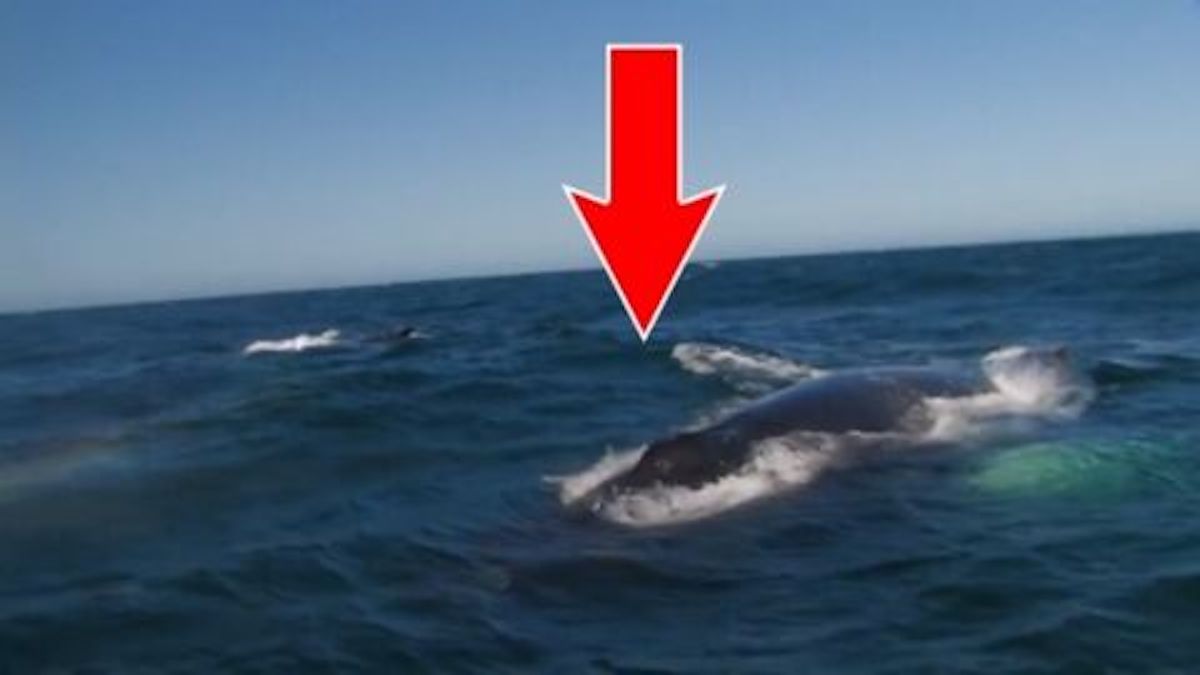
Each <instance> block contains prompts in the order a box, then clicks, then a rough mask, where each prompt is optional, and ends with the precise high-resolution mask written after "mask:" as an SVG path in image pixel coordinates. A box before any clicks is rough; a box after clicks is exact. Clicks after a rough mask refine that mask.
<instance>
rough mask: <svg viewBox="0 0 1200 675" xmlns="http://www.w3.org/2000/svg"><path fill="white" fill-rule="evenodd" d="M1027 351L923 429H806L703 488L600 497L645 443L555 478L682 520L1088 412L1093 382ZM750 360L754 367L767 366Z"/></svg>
mask: <svg viewBox="0 0 1200 675" xmlns="http://www.w3.org/2000/svg"><path fill="white" fill-rule="evenodd" d="M680 346H683V345H680ZM680 346H677V348H676V351H679V347H680ZM707 347H708V349H704V350H700V351H699V352H697V353H699V354H702V355H704V357H702V358H700V359H694V358H692V357H693V356H695V354H694V353H692V352H691V351H690V350H689V351H685V354H687V356H685V357H684V358H685V359H688V360H689V362H690V363H693V364H694V363H706V361H704V358H707V357H708V356H711V355H713V354H720V353H722V352H721V350H722V349H728V348H718V347H716V346H711V345H710V346H707ZM1025 352H1026V348H1025V347H1020V346H1014V347H1006V348H1004V349H999V350H996V351H994V352H991V353H989V354H988V355H986V356H985V357H984V358H983V360H982V364H981V365H982V368H983V372H984V375H985V376H986V377H987V379H988V381H989V382H990V383H991V385H992V386H993V387H994V389H993V390H992V391H989V392H987V393H983V394H977V395H973V396H966V397H960V398H930V399H928V400H927V401H926V404H927V410H928V412H929V414H930V415H931V416H932V420H931V422H932V423H931V425H930V428H929V430H928V431H926V432H925V433H922V434H916V435H913V434H908V435H904V434H866V433H849V434H823V433H813V432H803V431H801V432H796V433H792V434H788V435H785V436H779V437H776V438H770V439H766V440H764V441H760V442H758V443H756V444H755V445H754V446H753V448H752V452H751V455H750V456H751V459H750V460H749V461H748V462H747V463H746V464H745V465H744V466H743V467H742V468H741V469H739V470H738V471H736V472H734V473H732V474H730V475H728V476H726V477H724V478H721V479H720V480H717V481H714V482H712V483H708V484H706V485H702V486H700V487H697V488H690V487H685V486H664V485H658V486H654V487H651V488H647V489H638V490H628V491H625V492H621V493H617V494H613V495H606V496H604V497H603V498H600V499H592V495H593V494H594V491H595V490H596V488H598V487H600V486H601V485H603V484H604V483H605V482H607V481H608V480H610V479H612V478H614V477H616V476H618V475H620V474H621V473H624V472H625V471H628V470H629V469H631V468H632V467H633V466H634V465H635V464H636V463H637V461H638V460H639V459H640V458H641V456H642V454H643V453H645V451H646V449H647V447H648V446H645V445H643V446H640V447H637V448H633V449H628V450H624V451H619V452H609V453H607V454H606V455H605V456H604V457H603V458H602V459H601V460H600V461H598V462H596V463H595V464H593V465H592V466H590V467H588V468H586V469H584V470H583V471H580V472H578V473H576V474H573V475H568V476H563V477H558V478H551V479H548V480H549V481H550V482H552V483H554V484H556V485H557V486H558V493H559V499H560V501H561V502H562V503H563V504H564V505H565V506H568V507H576V506H581V505H582V506H585V507H586V508H588V509H590V510H591V511H592V512H593V513H595V514H596V515H598V516H600V517H601V518H604V519H605V520H609V521H611V522H615V523H619V524H622V525H628V526H633V527H653V526H662V525H673V524H679V523H685V522H689V521H694V520H699V519H702V518H706V517H709V516H712V515H715V514H717V513H720V512H723V511H726V510H728V509H731V508H733V507H735V506H739V505H742V504H745V503H747V502H750V501H754V500H758V499H762V498H764V497H768V496H771V495H774V494H778V493H780V492H784V491H787V490H792V489H795V488H797V487H799V486H803V485H805V484H808V483H810V482H812V481H813V480H814V479H816V478H817V477H819V476H820V475H821V474H822V473H824V472H825V471H826V470H828V469H830V468H833V467H836V466H840V465H845V464H849V463H853V462H854V461H855V460H856V459H857V458H858V457H861V456H863V455H864V454H870V453H871V452H875V451H880V450H882V449H884V448H890V449H894V450H903V449H905V448H910V447H914V446H917V445H921V444H929V443H939V444H942V443H947V442H963V441H967V440H971V439H973V438H977V437H979V436H980V435H985V434H990V433H995V432H997V431H999V430H1003V429H1008V428H1009V425H1011V424H1012V423H1014V422H1017V423H1027V422H1029V421H1031V420H1063V419H1070V418H1073V417H1075V416H1077V415H1079V414H1080V413H1082V411H1083V410H1084V409H1085V408H1086V406H1087V405H1088V403H1089V402H1090V401H1091V400H1092V398H1093V388H1092V386H1091V384H1090V383H1089V382H1087V381H1086V379H1084V378H1082V377H1077V376H1074V375H1073V374H1069V373H1064V372H1063V370H1062V369H1054V368H1051V367H1050V366H1042V365H1039V364H1038V363H1036V362H1035V361H1034V360H1033V359H1023V358H1020V357H1021V356H1022V355H1023V354H1025ZM731 353H733V354H736V355H737V356H735V357H734V358H731V359H728V360H725V359H722V358H717V359H715V360H714V363H718V364H721V365H722V366H724V365H728V364H733V367H734V368H735V369H738V368H741V367H743V363H745V361H743V359H741V358H739V357H740V356H741V355H742V354H744V352H741V351H740V350H732V351H731ZM770 358H771V359H777V358H778V357H770ZM679 360H680V361H681V363H682V362H683V359H679ZM751 363H753V365H754V367H758V366H759V365H761V363H760V362H758V363H756V362H753V361H752V362H751ZM810 370H811V369H810ZM772 372H777V371H772ZM785 372H792V371H785Z"/></svg>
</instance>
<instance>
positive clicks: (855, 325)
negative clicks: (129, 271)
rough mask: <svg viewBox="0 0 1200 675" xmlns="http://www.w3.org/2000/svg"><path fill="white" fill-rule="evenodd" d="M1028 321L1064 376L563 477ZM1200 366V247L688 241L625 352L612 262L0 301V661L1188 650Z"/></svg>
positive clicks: (731, 661) (648, 660)
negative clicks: (51, 308)
mask: <svg viewBox="0 0 1200 675" xmlns="http://www.w3.org/2000/svg"><path fill="white" fill-rule="evenodd" d="M398 326H411V327H413V328H415V329H416V332H415V333H411V334H409V335H405V336H403V337H402V338H401V339H394V340H391V339H387V336H386V334H387V333H388V332H389V331H394V329H396V327H398ZM1042 344H1061V345H1066V346H1068V347H1069V348H1070V349H1071V350H1072V352H1073V354H1074V359H1075V363H1076V364H1077V367H1078V369H1079V371H1080V373H1081V375H1082V376H1084V377H1085V378H1086V382H1087V396H1085V397H1073V398H1072V399H1071V401H1070V404H1069V405H1064V404H1063V401H1062V400H1061V397H1057V394H1059V393H1061V390H1060V388H1058V387H1057V385H1056V384H1055V383H1047V382H1044V381H1041V380H1039V379H1038V378H1037V377H1032V378H1024V379H1022V378H1015V379H1013V378H1010V380H1009V381H1007V382H1008V385H1006V388H1005V389H1004V392H1005V393H1004V397H1005V398H1004V399H1003V401H1000V402H999V404H997V402H996V401H991V402H990V403H988V402H973V403H972V405H971V406H966V405H957V406H956V407H955V406H951V408H950V409H949V412H946V421H947V426H946V428H945V429H944V430H943V431H945V437H944V438H943V439H941V440H942V441H943V442H940V443H937V444H936V445H935V446H933V447H928V448H925V449H922V450H920V451H896V452H881V453H879V455H878V456H870V457H865V458H859V459H857V460H856V461H854V462H841V461H836V460H837V459H838V457H837V453H838V451H837V449H836V448H832V449H831V448H813V447H802V446H797V445H789V444H787V443H784V442H781V443H779V444H777V445H773V446H771V447H769V448H764V450H763V452H762V453H761V456H759V457H758V458H757V459H756V464H755V465H754V466H750V467H747V468H746V469H745V470H744V471H743V472H741V473H740V474H739V475H738V476H736V477H733V478H731V479H730V480H728V481H722V482H721V483H720V484H719V485H717V486H709V487H707V488H701V489H698V490H675V491H669V490H659V491H657V492H654V493H647V494H642V495H637V499H636V500H633V501H628V502H623V503H614V502H611V501H610V502H607V503H603V504H590V505H582V504H581V502H580V499H579V494H580V492H581V491H584V490H585V489H586V487H587V485H588V484H589V483H594V482H595V481H596V480H597V479H598V478H600V477H603V476H604V475H608V474H610V473H612V471H613V469H614V467H618V468H619V467H620V466H623V465H624V466H627V465H628V463H629V462H631V461H634V460H636V457H637V455H638V453H639V452H640V450H641V449H642V448H643V447H644V444H645V443H646V442H648V441H650V440H653V439H654V438H657V437H661V436H663V435H666V434H669V433H671V432H673V431H677V430H680V429H683V428H687V427H691V426H695V425H698V424H702V423H704V422H705V421H708V420H712V419H717V418H719V417H720V416H721V415H723V414H725V413H727V412H728V411H730V410H735V409H737V408H738V407H739V406H740V405H744V404H745V403H746V402H747V401H749V400H752V399H753V398H754V397H756V396H760V395H762V394H765V393H767V392H770V391H772V390H774V389H777V388H779V387H782V386H786V385H787V384H789V383H791V382H794V381H797V380H801V379H804V378H807V377H812V376H820V374H821V373H824V372H829V371H836V370H838V369H843V368H856V367H869V366H872V365H893V364H917V365H919V364H939V365H949V366H952V367H961V368H963V369H977V368H980V367H981V363H983V362H984V359H985V358H986V357H987V356H988V355H989V354H992V355H995V354H997V353H1004V352H1003V350H1006V349H1013V348H1015V347H1016V346H1019V345H1042ZM993 358H994V356H993ZM1198 393H1200V235H1172V236H1160V237H1147V238H1128V239H1109V240H1092V241H1069V242H1054V243H1036V244H1019V245H1005V246H981V247H968V248H955V249H940V250H925V251H909V252H893V253H867V254H850V255H837V256H823V257H793V258H778V259H767V260H753V261H731V262H723V263H704V264H698V265H693V266H691V267H689V268H688V270H687V271H686V273H685V276H684V278H683V279H682V281H681V282H680V285H679V287H678V289H677V290H676V293H675V296H674V298H673V300H672V302H671V304H670V306H669V307H668V308H667V310H666V312H665V313H664V316H663V318H662V320H661V322H660V324H659V326H658V328H657V329H656V331H655V333H654V335H653V337H652V339H651V341H650V343H649V344H648V345H646V346H643V345H641V344H640V343H639V342H638V340H637V339H636V337H635V336H634V333H633V331H632V329H631V328H630V326H629V324H628V321H627V319H626V317H625V315H624V312H623V311H622V310H621V308H620V307H619V305H618V303H617V301H616V299H615V296H614V295H613V294H612V291H611V289H610V288H609V286H608V283H607V281H606V279H605V278H604V277H603V274H602V273H600V272H598V271H593V272H581V273H564V274H547V275H531V276H523V277H510V278H497V279H478V280H459V281H443V282H430V283H416V284H403V285H394V286H381V287H372V288H359V289H350V290H333V291H315V292H305V293H289V294H276V295H262V296H253V297H239V298H227V299H217V300H204V301H187V302H176V303H165V304H147V305H137V306H127V307H114V308H101V309H90V310H78V311H63V312H51V313H41V314H25V315H10V316H3V317H0V671H3V672H74V671H82V672H160V671H170V672H197V673H212V672H264V673H267V672H278V673H304V672H330V671H349V672H356V671H376V672H571V673H575V672H599V673H604V672H625V673H667V672H689V673H692V672H780V673H797V672H829V673H889V674H890V673H927V672H980V673H997V672H1047V673H1050V672H1054V673H1058V672H1078V673H1099V672H1158V673H1171V672H1174V673H1185V672H1195V669H1196V664H1197V663H1200V396H1198ZM975 403H987V405H974V404H975ZM981 412H983V413H987V414H976V413H981Z"/></svg>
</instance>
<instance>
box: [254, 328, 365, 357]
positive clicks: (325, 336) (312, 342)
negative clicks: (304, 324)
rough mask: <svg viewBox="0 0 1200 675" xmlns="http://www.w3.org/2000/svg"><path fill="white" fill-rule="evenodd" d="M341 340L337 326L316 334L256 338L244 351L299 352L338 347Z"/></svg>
mask: <svg viewBox="0 0 1200 675" xmlns="http://www.w3.org/2000/svg"><path fill="white" fill-rule="evenodd" d="M340 340H341V332H340V331H338V330H337V329H335V328H330V329H328V330H326V331H324V332H321V333H317V334H315V335H310V334H308V333H300V334H299V335H296V336H293V337H290V338H286V339H283V340H256V341H254V342H251V343H250V344H248V345H246V347H245V349H243V350H242V353H243V354H245V355H247V356H250V355H252V354H264V353H267V354H269V353H289V352H290V353H298V352H304V351H308V350H310V349H328V348H330V347H336V346H338V344H340Z"/></svg>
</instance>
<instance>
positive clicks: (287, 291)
mask: <svg viewBox="0 0 1200 675" xmlns="http://www.w3.org/2000/svg"><path fill="white" fill-rule="evenodd" d="M1189 234H1190V235H1200V224H1197V225H1192V226H1188V227H1175V226H1164V229H1161V230H1149V231H1146V230H1140V231H1137V232H1125V233H1121V232H1116V231H1113V232H1098V233H1095V234H1071V235H1055V234H1050V235H1048V236H1046V237H1029V238H1019V239H984V240H980V241H950V242H941V243H930V244H900V245H891V246H878V247H871V246H863V247H861V248H838V249H829V250H825V251H794V252H786V253H778V254H758V253H750V254H747V255H736V254H735V255H733V256H729V257H712V258H696V259H692V260H689V261H688V263H687V264H688V265H691V264H696V263H700V262H719V263H730V262H753V261H763V260H778V259H783V258H821V257H836V256H842V255H860V254H880V255H886V254H888V253H904V252H912V251H927V250H941V249H960V248H972V247H1002V246H1018V245H1021V244H1052V243H1056V242H1073V241H1097V240H1106V239H1143V238H1152V237H1168V236H1179V235H1189ZM588 272H599V273H603V272H604V268H603V267H602V266H599V265H596V266H587V267H576V266H571V267H558V268H549V269H541V270H526V271H512V272H481V273H478V274H459V275H449V276H431V277H422V278H416V279H398V280H394V281H362V282H350V283H345V284H334V285H331V286H319V287H317V286H297V287H288V288H264V289H262V290H250V291H245V292H237V291H234V292H230V293H217V294H211V295H209V294H198V295H182V296H178V297H164V298H145V299H140V300H139V299H133V300H116V301H113V302H99V303H95V304H80V305H71V304H64V305H57V306H54V305H52V306H49V307H35V308H31V309H11V310H9V309H0V319H6V318H10V317H17V316H23V317H28V316H36V315H43V314H55V313H60V312H63V313H65V312H83V311H104V310H111V309H122V308H130V307H139V306H143V305H169V304H175V303H186V302H211V301H216V300H232V299H236V298H254V297H262V296H271V295H291V294H300V293H320V292H324V291H330V292H332V291H349V290H357V289H368V288H382V287H386V286H407V285H418V284H431V283H434V284H436V283H449V282H455V281H487V280H492V279H511V278H518V277H532V276H541V275H551V274H583V273H588Z"/></svg>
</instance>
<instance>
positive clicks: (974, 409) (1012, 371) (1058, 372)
mask: <svg viewBox="0 0 1200 675" xmlns="http://www.w3.org/2000/svg"><path fill="white" fill-rule="evenodd" d="M1030 354H1031V351H1030V349H1029V348H1028V347H1023V346H1012V347H1005V348H1003V349H998V350H996V351H994V352H991V353H989V354H987V355H986V356H984V357H983V361H982V367H983V373H984V375H985V376H986V377H987V379H988V382H989V383H990V384H991V386H992V388H993V389H992V391H988V392H985V393H982V394H976V395H974V396H965V397H961V398H930V399H928V400H927V401H926V405H927V407H928V409H929V411H930V412H931V413H932V415H933V425H932V428H931V429H930V431H929V432H928V434H927V436H928V437H929V438H930V439H931V440H938V441H952V442H954V441H964V440H968V439H971V438H976V437H980V436H986V435H988V434H993V433H996V432H998V431H1003V430H1008V429H1012V428H1013V427H1016V428H1018V429H1019V428H1022V427H1027V426H1029V425H1031V424H1036V423H1038V422H1041V421H1047V420H1051V421H1053V420H1070V419H1074V418H1076V417H1078V416H1079V415H1080V414H1082V413H1083V411H1084V409H1086V408H1087V406H1088V404H1089V403H1091V401H1092V399H1093V398H1095V389H1094V387H1093V385H1092V384H1091V382H1089V381H1088V380H1087V379H1086V378H1084V377H1083V376H1081V375H1080V374H1079V373H1078V372H1076V371H1075V370H1074V369H1073V368H1071V367H1069V366H1068V365H1065V364H1064V363H1054V362H1049V361H1047V360H1044V359H1038V358H1029V357H1030Z"/></svg>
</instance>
